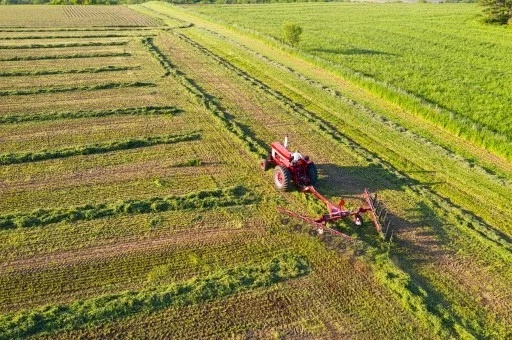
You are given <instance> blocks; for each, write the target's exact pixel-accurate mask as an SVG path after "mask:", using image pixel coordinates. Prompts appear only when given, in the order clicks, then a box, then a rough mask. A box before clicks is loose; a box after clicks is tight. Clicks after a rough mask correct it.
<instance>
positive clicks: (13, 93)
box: [0, 81, 156, 97]
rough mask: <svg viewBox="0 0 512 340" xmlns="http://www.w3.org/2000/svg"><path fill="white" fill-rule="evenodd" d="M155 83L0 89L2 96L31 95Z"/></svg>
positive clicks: (140, 84) (149, 85)
mask: <svg viewBox="0 0 512 340" xmlns="http://www.w3.org/2000/svg"><path fill="white" fill-rule="evenodd" d="M155 86H156V84H155V83H149V82H140V81H135V82H128V83H113V82H112V83H103V84H97V85H89V86H66V87H64V86H62V87H47V88H39V89H29V90H6V91H0V97H4V96H30V95H34V94H41V93H59V92H75V91H97V90H108V89H120V88H126V87H155Z"/></svg>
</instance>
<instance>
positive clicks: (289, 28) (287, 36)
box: [282, 22, 303, 47]
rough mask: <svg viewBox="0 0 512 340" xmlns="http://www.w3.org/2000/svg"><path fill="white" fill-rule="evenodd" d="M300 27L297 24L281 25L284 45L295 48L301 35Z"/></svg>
mask: <svg viewBox="0 0 512 340" xmlns="http://www.w3.org/2000/svg"><path fill="white" fill-rule="evenodd" d="M302 31H303V29H302V27H301V26H299V25H298V24H295V23H291V22H287V23H285V24H284V25H283V28H282V32H283V33H282V35H283V40H284V42H285V43H287V44H289V45H290V46H292V47H295V46H297V44H298V43H299V41H300V36H301V34H302Z"/></svg>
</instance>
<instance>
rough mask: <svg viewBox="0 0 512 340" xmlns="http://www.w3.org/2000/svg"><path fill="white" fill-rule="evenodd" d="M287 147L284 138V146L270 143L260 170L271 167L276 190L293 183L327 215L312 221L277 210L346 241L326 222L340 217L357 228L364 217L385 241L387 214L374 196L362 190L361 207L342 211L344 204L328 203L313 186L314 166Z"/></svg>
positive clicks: (316, 175) (306, 158)
mask: <svg viewBox="0 0 512 340" xmlns="http://www.w3.org/2000/svg"><path fill="white" fill-rule="evenodd" d="M287 144H288V138H285V141H284V145H283V144H281V143H280V142H274V143H272V145H271V150H270V153H269V155H268V157H267V159H263V160H261V168H262V169H263V170H264V171H266V170H269V169H270V168H272V167H274V185H275V187H276V188H277V189H278V190H281V191H287V190H288V189H290V188H291V187H292V183H294V184H295V185H296V186H297V187H298V188H299V189H300V191H301V192H304V193H310V194H312V195H313V196H315V197H316V198H318V199H319V200H320V201H322V202H323V203H324V204H325V205H326V207H327V210H328V212H327V213H326V214H323V215H322V216H320V217H319V218H316V219H315V218H310V217H307V216H303V215H300V214H298V213H295V212H293V211H290V210H287V209H284V208H281V207H278V208H277V210H278V211H280V212H282V213H284V214H287V215H289V216H291V217H295V218H298V219H301V220H303V221H305V222H307V223H309V224H311V225H312V226H313V227H315V228H316V229H317V230H318V232H319V233H322V232H324V231H328V232H330V233H332V234H334V235H338V236H342V237H344V238H346V239H350V237H349V236H348V235H346V234H344V233H342V232H339V231H337V230H334V229H332V228H330V227H328V226H327V223H329V222H335V221H337V220H339V219H342V218H351V219H352V220H353V221H354V223H355V224H356V225H357V226H361V225H362V224H363V217H362V215H363V214H367V215H369V217H370V219H371V220H372V222H373V225H374V227H375V229H376V230H377V233H378V234H379V235H380V236H381V237H383V238H386V236H387V234H388V229H389V222H388V223H386V217H387V213H386V212H385V209H384V207H383V206H382V204H380V203H379V202H378V201H377V195H370V192H369V191H368V189H364V190H363V193H362V194H361V195H360V198H361V199H362V201H363V204H362V205H361V206H360V207H359V208H358V209H356V210H352V211H351V210H347V209H345V201H344V200H343V199H342V200H341V201H340V202H339V204H334V203H332V202H330V201H329V200H328V199H327V198H325V197H324V196H322V195H321V194H320V193H319V192H318V191H316V190H315V188H314V187H313V185H314V184H316V181H317V179H318V172H317V168H316V165H315V163H313V162H312V161H311V159H310V158H309V156H305V157H302V155H301V154H300V153H299V152H298V151H296V152H293V153H292V152H290V151H289V150H288V148H287V147H288V145H287ZM384 225H386V227H385V228H384V227H383V226H384Z"/></svg>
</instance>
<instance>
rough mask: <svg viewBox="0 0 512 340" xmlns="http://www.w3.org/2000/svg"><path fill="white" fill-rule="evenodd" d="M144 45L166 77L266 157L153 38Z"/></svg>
mask: <svg viewBox="0 0 512 340" xmlns="http://www.w3.org/2000/svg"><path fill="white" fill-rule="evenodd" d="M142 43H143V45H144V46H145V47H146V48H147V49H148V51H149V52H150V53H151V54H152V55H153V56H154V57H155V58H156V59H157V60H158V62H159V63H160V65H161V66H162V67H163V68H164V70H165V76H169V75H171V74H172V75H173V76H174V77H175V78H176V79H177V80H178V81H179V82H180V83H181V84H182V85H183V86H184V87H185V88H186V89H187V91H189V92H190V93H191V94H193V95H194V96H195V97H196V99H197V101H198V102H199V103H200V104H201V105H202V106H203V107H204V108H206V109H207V110H208V111H210V112H211V113H212V114H213V115H214V116H215V117H216V118H217V119H218V120H219V121H220V123H221V124H222V125H223V126H224V127H225V128H226V129H227V130H228V131H229V132H231V133H232V134H233V135H235V136H236V137H237V138H238V139H239V140H240V141H241V142H242V143H243V145H244V146H245V147H246V148H247V150H248V151H250V152H252V153H255V154H257V155H258V156H259V157H266V155H267V153H268V151H267V149H266V147H265V145H264V144H263V143H262V142H258V141H257V140H256V139H255V138H254V137H253V136H251V135H248V131H247V129H244V128H242V126H241V125H240V124H238V123H237V122H235V121H233V120H232V119H231V118H229V115H227V114H226V113H225V112H224V111H223V110H222V109H221V108H220V107H219V105H217V104H216V103H215V101H214V100H212V99H211V98H210V96H209V95H208V94H207V93H206V92H205V91H204V90H203V89H202V88H201V87H200V86H199V85H197V84H196V83H195V82H194V81H192V80H191V79H189V78H188V77H187V76H186V75H185V74H183V73H182V72H181V71H179V70H178V69H177V68H176V67H175V66H174V65H173V64H172V63H171V62H170V61H169V60H168V59H167V57H166V56H165V55H164V54H163V53H162V52H161V51H160V50H159V49H158V48H157V47H156V46H155V45H154V43H153V39H152V38H143V39H142Z"/></svg>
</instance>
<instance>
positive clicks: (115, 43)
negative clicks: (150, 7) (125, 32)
mask: <svg viewBox="0 0 512 340" xmlns="http://www.w3.org/2000/svg"><path fill="white" fill-rule="evenodd" d="M126 44H128V41H109V42H93V41H91V42H86V43H64V44H30V45H3V46H0V50H18V49H29V48H62V47H91V46H123V45H126Z"/></svg>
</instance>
